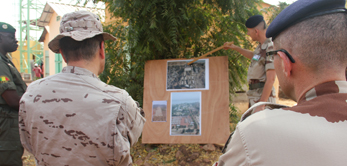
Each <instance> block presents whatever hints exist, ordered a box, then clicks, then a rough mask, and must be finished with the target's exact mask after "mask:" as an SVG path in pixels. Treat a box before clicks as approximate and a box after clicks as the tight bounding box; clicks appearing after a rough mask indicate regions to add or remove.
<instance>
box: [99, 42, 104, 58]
mask: <svg viewBox="0 0 347 166" xmlns="http://www.w3.org/2000/svg"><path fill="white" fill-rule="evenodd" d="M99 55H100V58H101V59H105V41H102V42H101V44H100V50H99Z"/></svg>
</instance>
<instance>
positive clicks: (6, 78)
mask: <svg viewBox="0 0 347 166" xmlns="http://www.w3.org/2000/svg"><path fill="white" fill-rule="evenodd" d="M9 81H10V79H9V78H8V77H6V76H0V83H5V82H9Z"/></svg>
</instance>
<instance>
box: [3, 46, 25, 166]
mask: <svg viewBox="0 0 347 166" xmlns="http://www.w3.org/2000/svg"><path fill="white" fill-rule="evenodd" d="M26 88H27V86H26V84H25V82H24V81H23V79H22V77H21V75H20V74H19V72H18V70H17V69H16V68H15V67H14V65H13V63H12V62H11V60H9V59H8V58H7V57H6V56H4V55H2V54H1V53H0V166H2V165H22V160H21V158H22V155H23V151H24V149H23V147H22V145H21V143H20V138H19V132H18V110H17V109H15V108H12V107H10V106H9V105H8V104H7V103H6V101H5V99H4V98H3V97H1V95H2V93H4V92H5V91H6V90H16V91H17V93H18V95H19V96H22V95H23V93H24V92H25V89H26Z"/></svg>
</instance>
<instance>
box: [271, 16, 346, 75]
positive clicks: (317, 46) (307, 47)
mask: <svg viewBox="0 0 347 166" xmlns="http://www.w3.org/2000/svg"><path fill="white" fill-rule="evenodd" d="M346 26H347V14H344V13H334V14H328V15H323V16H317V17H314V18H310V19H307V20H305V21H302V22H300V23H298V24H296V25H294V26H291V27H290V28H288V29H286V30H285V31H283V32H281V33H280V34H279V35H278V36H277V37H276V39H275V40H274V45H275V47H276V48H286V49H287V51H290V52H291V53H292V54H294V55H300V56H298V57H297V58H298V59H300V61H302V62H303V63H304V64H305V65H306V66H308V67H310V68H311V69H313V70H315V71H317V72H321V71H324V70H326V69H331V68H337V67H345V66H346V63H347V56H346V55H345V53H346V52H347V38H346V36H347V29H346Z"/></svg>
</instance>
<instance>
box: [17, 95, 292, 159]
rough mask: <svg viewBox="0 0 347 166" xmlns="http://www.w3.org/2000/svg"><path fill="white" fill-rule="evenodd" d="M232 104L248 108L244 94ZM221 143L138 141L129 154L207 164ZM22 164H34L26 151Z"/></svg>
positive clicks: (216, 155)
mask: <svg viewBox="0 0 347 166" xmlns="http://www.w3.org/2000/svg"><path fill="white" fill-rule="evenodd" d="M277 103H278V104H283V105H288V106H294V105H295V104H296V102H294V101H293V100H290V99H286V98H280V99H279V100H278V102H277ZM234 105H235V106H236V107H237V108H238V110H239V114H242V113H243V112H244V111H246V110H247V108H248V103H247V100H245V98H244V96H242V94H241V96H238V97H237V99H236V98H235V100H234ZM221 149H222V145H211V144H207V145H201V144H169V145H164V144H163V145H149V144H148V145H145V144H141V139H140V140H139V142H138V143H137V144H136V145H135V146H134V147H132V149H131V156H132V158H133V160H134V165H135V166H157V165H158V166H176V165H180V166H181V165H187V166H188V165H192V166H205V165H206V166H207V165H212V164H213V163H214V162H215V161H217V160H218V158H219V156H220V155H221V154H222V152H221ZM22 159H23V166H35V159H34V157H33V156H32V154H30V153H28V152H27V151H25V152H24V155H23V157H22Z"/></svg>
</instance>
